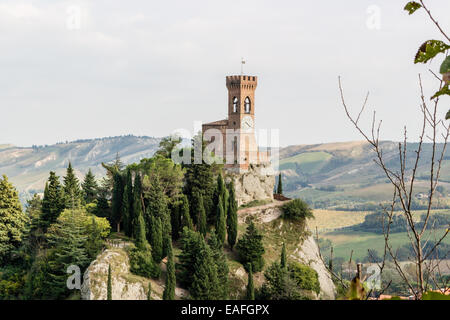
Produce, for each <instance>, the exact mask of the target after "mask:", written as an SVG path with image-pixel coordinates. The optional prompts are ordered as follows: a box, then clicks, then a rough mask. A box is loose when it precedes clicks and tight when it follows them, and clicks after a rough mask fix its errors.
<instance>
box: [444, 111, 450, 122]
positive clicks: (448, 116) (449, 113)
mask: <svg viewBox="0 0 450 320" xmlns="http://www.w3.org/2000/svg"><path fill="white" fill-rule="evenodd" d="M448 119H450V110H448V111H447V114H446V115H445V120H448Z"/></svg>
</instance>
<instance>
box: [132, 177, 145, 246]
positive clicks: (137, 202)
mask: <svg viewBox="0 0 450 320" xmlns="http://www.w3.org/2000/svg"><path fill="white" fill-rule="evenodd" d="M141 192H142V181H141V175H140V174H139V173H136V177H135V178H134V188H133V219H132V220H131V221H130V224H131V225H132V230H131V234H132V235H133V237H134V238H135V239H137V235H136V232H140V230H138V228H140V227H138V226H137V224H139V223H140V221H138V218H139V216H142V220H143V221H144V224H143V226H144V230H146V228H145V227H146V225H145V220H144V213H143V211H142V210H143V208H142V199H141ZM147 228H148V226H147Z"/></svg>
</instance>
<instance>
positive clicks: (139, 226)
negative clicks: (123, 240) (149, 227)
mask: <svg viewBox="0 0 450 320" xmlns="http://www.w3.org/2000/svg"><path fill="white" fill-rule="evenodd" d="M135 221H136V225H135V228H134V231H135V235H134V238H135V243H136V247H137V248H138V249H139V250H146V249H147V247H148V242H147V238H146V236H145V234H146V232H145V222H144V217H143V216H142V210H139V211H138V216H137V218H136V220H135Z"/></svg>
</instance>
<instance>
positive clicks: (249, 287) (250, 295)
mask: <svg viewBox="0 0 450 320" xmlns="http://www.w3.org/2000/svg"><path fill="white" fill-rule="evenodd" d="M247 270H248V282H247V295H246V297H245V298H246V300H255V288H254V285H253V271H252V265H251V264H249V265H248V266H247Z"/></svg>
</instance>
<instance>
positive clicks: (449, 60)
mask: <svg viewBox="0 0 450 320" xmlns="http://www.w3.org/2000/svg"><path fill="white" fill-rule="evenodd" d="M439 72H440V73H441V74H444V73H447V72H450V56H447V57H446V58H445V60H444V61H443V62H442V64H441V69H440V70H439Z"/></svg>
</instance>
